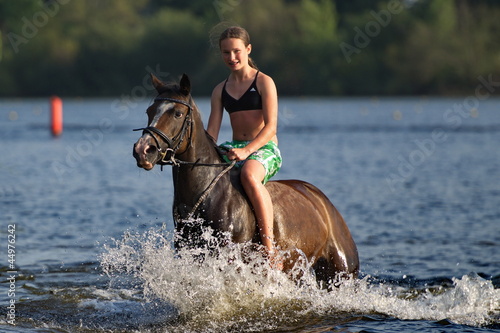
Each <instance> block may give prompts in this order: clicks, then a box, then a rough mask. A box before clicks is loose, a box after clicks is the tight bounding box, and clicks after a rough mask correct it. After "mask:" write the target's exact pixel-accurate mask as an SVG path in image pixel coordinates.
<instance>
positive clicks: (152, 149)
mask: <svg viewBox="0 0 500 333" xmlns="http://www.w3.org/2000/svg"><path fill="white" fill-rule="evenodd" d="M157 151H158V148H156V146H148V147H147V148H146V149H145V150H144V152H145V153H146V154H154V153H156V152H157Z"/></svg>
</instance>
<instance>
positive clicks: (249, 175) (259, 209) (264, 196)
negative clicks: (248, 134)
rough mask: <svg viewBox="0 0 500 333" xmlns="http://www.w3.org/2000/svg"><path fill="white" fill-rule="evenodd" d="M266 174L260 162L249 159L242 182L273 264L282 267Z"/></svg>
mask: <svg viewBox="0 0 500 333" xmlns="http://www.w3.org/2000/svg"><path fill="white" fill-rule="evenodd" d="M265 174H266V170H265V168H264V166H263V165H262V164H261V163H260V162H258V161H256V160H247V161H246V162H245V164H244V165H243V168H242V169H241V182H242V185H243V188H244V189H245V192H246V194H247V196H248V198H249V199H250V202H251V203H252V206H253V209H254V211H255V216H256V218H257V223H258V226H259V232H260V236H261V238H262V244H263V245H264V246H265V247H266V250H267V252H268V255H269V259H270V260H271V265H272V266H273V267H274V268H278V269H281V268H282V264H281V263H279V262H277V260H276V259H277V253H275V249H274V232H273V224H274V214H273V203H272V201H271V196H270V195H269V192H268V191H267V189H266V188H265V186H264V184H262V180H263V179H264V176H265Z"/></svg>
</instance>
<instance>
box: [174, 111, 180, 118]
mask: <svg viewBox="0 0 500 333" xmlns="http://www.w3.org/2000/svg"><path fill="white" fill-rule="evenodd" d="M174 116H175V118H181V117H182V112H181V111H178V110H175V112H174Z"/></svg>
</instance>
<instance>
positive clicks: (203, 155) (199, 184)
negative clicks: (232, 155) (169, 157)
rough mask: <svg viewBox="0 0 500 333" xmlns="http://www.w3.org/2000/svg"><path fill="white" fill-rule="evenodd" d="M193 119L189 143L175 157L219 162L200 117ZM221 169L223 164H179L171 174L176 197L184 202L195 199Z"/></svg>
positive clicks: (198, 162)
mask: <svg viewBox="0 0 500 333" xmlns="http://www.w3.org/2000/svg"><path fill="white" fill-rule="evenodd" d="M193 121H194V124H193V129H192V130H193V134H192V137H191V140H192V141H191V144H190V145H189V148H188V149H187V150H186V151H185V152H184V153H182V154H180V155H179V156H177V157H178V158H179V159H180V160H182V161H183V162H188V163H197V164H221V163H222V161H221V158H220V155H219V153H218V151H217V149H216V146H215V143H214V142H213V141H212V139H211V138H209V137H208V135H207V134H206V132H205V130H204V128H203V123H202V122H201V119H199V118H198V119H197V118H195V119H194V120H193ZM223 169H224V165H221V166H203V165H198V166H197V165H192V164H184V165H183V164H181V165H180V166H179V167H178V169H177V170H176V172H175V173H174V175H173V176H174V186H175V187H176V196H177V199H179V200H181V201H182V202H185V203H188V202H189V201H192V200H197V198H198V196H199V195H200V194H201V193H202V192H203V191H205V189H206V188H207V187H208V186H209V185H210V183H211V182H212V180H213V179H215V177H217V175H218V174H219V173H220V172H221V171H222V170H223ZM223 178H224V177H223ZM224 181H225V180H224V179H220V180H219V182H224Z"/></svg>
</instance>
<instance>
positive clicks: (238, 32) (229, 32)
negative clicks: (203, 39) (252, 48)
mask: <svg viewBox="0 0 500 333" xmlns="http://www.w3.org/2000/svg"><path fill="white" fill-rule="evenodd" d="M227 38H238V39H241V40H242V41H243V44H245V46H248V45H249V44H250V35H249V34H248V32H247V31H246V30H245V29H243V28H242V27H238V26H232V27H229V28H227V29H226V30H224V31H223V32H222V33H221V34H220V37H219V48H220V44H221V42H222V41H223V40H224V39H227ZM248 64H249V65H250V67H252V68H255V69H258V68H257V65H256V64H255V62H254V61H253V60H252V58H250V56H249V57H248Z"/></svg>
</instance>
